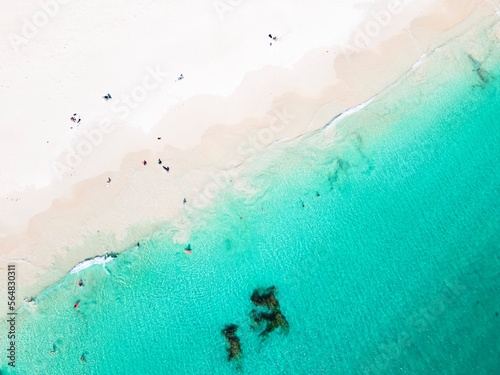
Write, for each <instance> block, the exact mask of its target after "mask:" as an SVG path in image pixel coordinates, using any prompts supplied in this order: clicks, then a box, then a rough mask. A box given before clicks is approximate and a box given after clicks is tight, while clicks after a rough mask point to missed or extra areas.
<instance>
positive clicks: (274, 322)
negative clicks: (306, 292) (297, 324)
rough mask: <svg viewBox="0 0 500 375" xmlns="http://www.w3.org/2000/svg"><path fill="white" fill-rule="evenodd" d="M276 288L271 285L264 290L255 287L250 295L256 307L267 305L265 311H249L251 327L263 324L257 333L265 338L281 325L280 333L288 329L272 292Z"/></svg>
mask: <svg viewBox="0 0 500 375" xmlns="http://www.w3.org/2000/svg"><path fill="white" fill-rule="evenodd" d="M275 292H276V288H275V287H274V286H271V287H269V288H267V289H265V290H264V291H262V290H259V289H255V290H254V292H253V293H252V296H251V297H250V299H251V301H252V302H253V304H254V305H255V306H257V307H267V309H268V310H267V311H259V310H257V309H253V310H252V311H251V312H250V320H251V322H252V323H251V324H252V328H253V329H259V328H260V327H261V326H262V325H263V324H265V325H266V328H265V329H264V330H263V331H262V332H261V333H260V334H259V337H262V338H264V339H265V338H267V336H268V335H269V334H270V333H271V332H273V331H274V330H276V329H277V328H280V327H281V332H282V333H287V332H288V331H289V330H290V325H289V324H288V321H287V320H286V318H285V316H284V315H283V314H282V313H281V309H280V304H279V302H278V300H277V299H276V297H275V295H274V293H275Z"/></svg>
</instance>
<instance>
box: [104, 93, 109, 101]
mask: <svg viewBox="0 0 500 375" xmlns="http://www.w3.org/2000/svg"><path fill="white" fill-rule="evenodd" d="M102 98H103V99H104V100H106V101H108V100H110V99H111V94H109V93H108V94H106V95H104V96H103V97H102Z"/></svg>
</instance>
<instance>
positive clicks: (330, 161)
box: [1, 42, 500, 375]
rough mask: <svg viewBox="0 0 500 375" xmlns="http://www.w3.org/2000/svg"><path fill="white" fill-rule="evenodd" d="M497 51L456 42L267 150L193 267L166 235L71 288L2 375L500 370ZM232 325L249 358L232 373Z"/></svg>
mask: <svg viewBox="0 0 500 375" xmlns="http://www.w3.org/2000/svg"><path fill="white" fill-rule="evenodd" d="M488 43H489V42H484V43H483V44H482V45H481V48H482V50H484V51H486V52H485V53H484V54H483V57H484V58H482V60H481V62H479V60H477V59H476V60H475V59H472V58H470V57H469V56H468V53H467V51H465V50H464V49H461V47H460V45H459V44H458V43H455V44H453V43H451V44H450V45H449V46H447V47H445V48H443V49H442V50H440V51H437V52H435V53H433V54H431V55H430V56H428V57H427V59H426V61H425V62H424V64H422V65H421V66H420V67H419V68H418V69H417V70H416V71H415V72H410V73H408V74H407V75H406V76H405V77H403V78H402V79H401V80H400V81H399V82H398V83H397V84H395V85H394V86H392V87H391V88H389V89H387V90H386V91H385V92H384V93H383V94H381V95H380V96H379V97H377V98H376V99H375V100H374V101H373V102H372V103H371V104H370V105H368V106H367V107H365V108H364V109H362V110H360V111H359V112H357V113H355V114H353V115H351V116H349V117H347V118H345V119H343V120H341V121H340V122H336V123H334V124H332V125H331V126H329V127H326V128H325V129H322V130H320V131H318V132H315V133H314V134H311V135H309V136H304V137H301V138H300V139H298V140H294V141H290V142H287V143H283V144H277V145H276V144H275V145H274V146H273V147H270V148H269V150H268V151H267V152H265V153H263V154H262V155H260V156H258V157H257V158H256V159H254V160H253V161H252V162H251V163H253V164H252V165H251V168H250V169H249V172H248V175H247V176H246V183H247V184H249V185H251V186H252V187H253V188H255V189H256V190H258V193H256V194H253V195H249V194H243V193H241V192H238V191H235V190H234V189H231V188H227V189H224V190H223V191H221V192H220V196H219V197H218V198H217V202H216V205H215V206H214V207H213V208H211V209H206V210H205V211H203V212H200V213H199V222H198V224H197V225H196V226H195V228H194V230H193V231H192V233H191V237H190V239H189V244H190V246H191V249H192V251H193V253H192V254H191V255H188V254H185V253H184V251H183V250H184V248H185V247H186V246H187V243H186V244H181V245H179V244H174V243H173V242H172V240H171V238H170V237H169V235H168V234H167V233H168V231H165V232H159V233H157V234H156V235H155V236H153V237H152V238H148V239H142V240H141V246H140V247H139V248H137V247H135V246H134V247H133V248H131V249H129V250H127V251H125V252H124V253H122V254H121V255H120V256H119V257H118V258H116V259H115V260H113V261H111V262H109V263H107V265H106V266H107V267H106V269H107V272H106V271H105V270H104V269H103V268H102V267H101V266H93V267H90V268H88V269H86V270H84V271H82V272H80V274H79V275H75V274H73V275H68V276H67V277H66V278H65V279H64V280H62V281H61V282H60V283H58V284H57V285H55V286H53V287H51V288H49V289H48V290H46V291H45V292H44V293H43V294H42V295H40V296H38V298H37V305H36V309H35V308H30V309H27V308H26V309H24V310H23V311H21V313H20V314H19V315H18V322H17V329H18V341H17V350H18V354H17V364H18V367H16V368H15V369H12V368H9V367H8V366H7V365H6V359H5V358H2V362H1V363H2V367H1V373H2V374H33V375H36V374H56V375H57V374H110V375H111V374H145V375H146V374H179V375H180V374H234V373H246V374H365V373H366V374H393V373H394V374H396V373H397V374H428V373H436V374H498V373H500V354H499V353H500V316H498V313H500V253H499V250H500V245H499V244H500V215H499V213H500V212H499V203H500V199H499V198H500V191H499V190H500V167H499V164H500V152H499V145H500V131H499V126H500V80H499V77H500V64H499V63H500V53H499V52H498V51H499V49H495V48H492V47H491V45H493V43H492V42H491V45H488ZM443 67H446V68H443ZM317 193H319V194H320V196H319V197H318V196H317ZM303 205H304V206H303ZM79 278H81V279H82V280H83V282H84V287H83V288H80V287H79V286H78V284H77V281H78V279H79ZM271 285H274V286H275V287H276V289H277V292H276V297H277V299H278V300H279V303H280V305H281V311H282V313H283V314H284V316H285V317H286V319H287V320H288V322H289V325H290V330H289V333H288V334H283V333H281V332H280V331H279V330H277V331H275V332H272V333H271V334H270V335H269V337H268V338H267V339H266V340H262V339H261V338H259V337H258V333H259V332H260V331H255V330H253V329H252V328H251V325H250V318H249V313H250V311H251V310H252V308H253V305H252V303H251V301H250V295H251V294H252V292H253V290H254V289H255V288H258V287H268V286H271ZM77 301H80V306H79V307H78V309H75V308H73V305H74V304H75V303H76V302H77ZM230 323H234V324H236V325H238V326H239V329H238V331H237V333H236V334H237V335H238V337H239V338H240V342H241V348H242V350H243V356H242V358H241V360H240V361H239V362H238V361H232V362H230V363H228V361H227V355H228V354H227V352H226V349H225V345H226V342H225V338H224V337H223V335H222V334H221V330H222V329H223V328H224V326H225V325H227V324H230ZM2 327H4V326H2ZM2 340H3V338H2ZM54 348H55V353H50V351H52V350H53V349H54ZM82 355H84V356H85V359H86V362H85V363H84V362H82V361H80V358H81V357H82Z"/></svg>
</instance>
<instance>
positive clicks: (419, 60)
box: [411, 53, 427, 69]
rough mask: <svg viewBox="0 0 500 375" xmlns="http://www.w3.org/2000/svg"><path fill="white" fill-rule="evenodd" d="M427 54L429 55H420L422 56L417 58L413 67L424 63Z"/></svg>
mask: <svg viewBox="0 0 500 375" xmlns="http://www.w3.org/2000/svg"><path fill="white" fill-rule="evenodd" d="M426 56H427V53H424V54H423V55H422V56H420V58H419V59H418V60H417V62H416V63H415V64H413V66H412V67H411V68H412V69H415V68H416V67H417V66H419V65H420V64H422V61H424V59H425V57H426Z"/></svg>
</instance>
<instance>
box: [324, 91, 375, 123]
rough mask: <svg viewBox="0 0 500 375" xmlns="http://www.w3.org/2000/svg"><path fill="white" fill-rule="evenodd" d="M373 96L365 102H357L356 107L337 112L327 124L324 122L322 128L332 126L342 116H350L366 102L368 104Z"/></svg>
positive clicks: (364, 105) (365, 104)
mask: <svg viewBox="0 0 500 375" xmlns="http://www.w3.org/2000/svg"><path fill="white" fill-rule="evenodd" d="M374 98H375V96H372V97H371V98H370V99H368V100H367V101H366V102H363V103H361V104H358V105H357V106H356V107H351V108H349V109H346V110H345V111H344V112H342V113H341V114H339V115H337V116H335V117H334V118H333V119H331V120H330V122H328V124H326V125H325V126H323V129H327V128H329V127H330V126H332V125H333V124H335V123H336V122H337V121H340V120H342V119H343V118H345V117H347V116H350V115H352V114H353V113H355V112H358V111H359V110H361V109H363V108H365V107H366V106H367V105H368V104H370V103H371V102H372V101H373V99H374Z"/></svg>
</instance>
